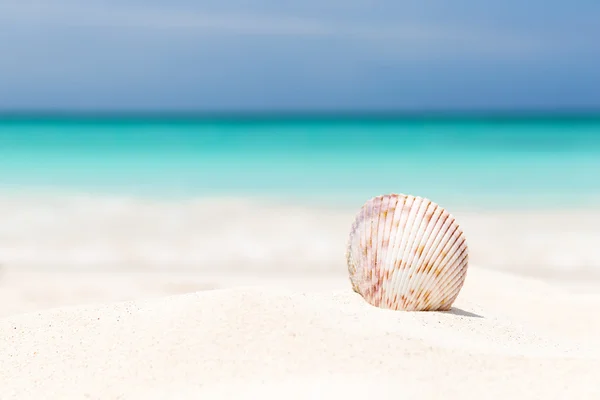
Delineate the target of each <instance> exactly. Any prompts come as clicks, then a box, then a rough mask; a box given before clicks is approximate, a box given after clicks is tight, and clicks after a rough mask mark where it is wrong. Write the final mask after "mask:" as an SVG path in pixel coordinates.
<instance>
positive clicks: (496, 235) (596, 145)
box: [0, 116, 600, 277]
mask: <svg viewBox="0 0 600 400" xmlns="http://www.w3.org/2000/svg"><path fill="white" fill-rule="evenodd" d="M390 192H396V193H407V194H413V195H417V196H423V197H427V198H430V199H431V200H433V201H435V202H437V203H438V204H440V205H442V206H444V207H446V208H447V209H448V210H449V211H450V212H452V213H455V214H457V215H458V216H459V218H460V222H461V226H463V227H464V229H465V231H466V234H467V237H468V241H469V244H470V248H471V254H472V260H473V262H474V263H475V264H477V265H485V266H489V267H494V268H500V269H509V270H518V271H520V272H523V273H526V272H527V271H535V273H536V274H541V273H542V272H540V271H546V272H547V271H559V272H561V273H565V274H568V276H569V277H572V276H591V275H590V274H591V273H590V271H592V272H593V274H600V252H598V251H597V243H598V240H600V231H598V228H597V227H598V226H599V225H598V222H599V221H600V214H599V213H598V204H599V200H600V117H578V118H575V117H568V118H567V117H562V118H558V117H555V118H550V117H548V118H525V117H518V118H517V117H512V118H482V117H480V118H474V117H473V118H458V117H444V118H441V117H436V118H416V117H411V118H408V117H404V118H396V117H377V118H376V117H358V116H353V117H346V118H341V117H324V116H315V117H310V118H308V117H306V118H300V117H282V116H279V117H256V116H255V117H237V118H224V117H220V118H217V117H213V118H199V117H198V118H195V117H177V118H176V117H158V116H149V117H132V116H128V117H123V116H120V117H116V116H113V117H103V118H99V117H81V116H80V117H56V116H55V117H44V118H42V117H35V118H34V117H22V116H21V117H18V118H17V117H10V118H9V117H6V118H4V119H2V120H0V220H2V224H0V266H1V265H6V266H14V267H18V268H33V267H34V268H41V269H44V270H61V269H67V270H85V271H88V270H94V269H96V270H107V269H116V270H119V271H122V270H130V269H134V270H144V271H147V270H165V269H166V270H169V271H171V270H177V269H180V270H186V271H205V272H210V273H221V272H227V271H229V272H235V273H238V272H240V273H248V274H255V273H257V272H258V271H273V270H282V271H284V270H294V271H296V272H298V273H306V272H308V271H313V272H323V271H329V272H336V273H343V272H344V269H345V266H344V262H345V261H344V260H345V259H344V251H345V245H346V244H345V242H346V239H347V235H348V230H349V229H350V225H351V223H352V218H353V216H354V215H355V213H356V212H357V211H358V209H359V208H360V206H361V205H362V204H363V203H364V202H365V201H366V200H367V199H369V198H371V197H373V196H376V195H380V194H384V193H390ZM546 272H544V273H546ZM561 276H563V275H561ZM599 276H600V275H599Z"/></svg>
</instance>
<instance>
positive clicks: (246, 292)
mask: <svg viewBox="0 0 600 400" xmlns="http://www.w3.org/2000/svg"><path fill="white" fill-rule="evenodd" d="M148 279H149V280H151V279H153V278H152V277H149V278H148ZM292 286H293V285H292ZM292 286H286V285H283V284H279V283H277V284H266V285H263V286H256V285H251V286H240V287H238V288H232V289H218V290H209V291H201V292H197V293H190V294H183V295H175V296H170V297H156V298H146V299H143V300H137V301H132V302H124V303H108V304H100V305H83V306H77V307H67V308H58V309H53V310H45V311H40V312H33V313H28V314H21V315H15V316H12V317H8V318H4V319H2V320H0V332H1V338H0V398H2V399H9V398H14V399H29V398H31V399H40V398H53V399H65V398H97V399H112V398H115V399H116V398H140V399H141V398H156V399H161V398H188V397H190V398H191V397H194V398H200V397H195V396H210V397H208V398H224V397H225V398H240V396H241V397H242V398H253V396H254V395H264V396H267V397H273V398H279V397H285V398H307V397H308V398H337V396H342V395H343V396H344V398H363V397H364V396H367V395H377V396H379V397H383V398H398V396H399V394H401V397H400V398H428V399H429V398H440V399H442V398H459V396H460V397H461V398H473V399H480V398H498V399H503V398H524V399H533V398H544V399H565V398H577V399H598V398H600V397H599V396H600V380H599V379H600V318H598V309H599V307H600V296H599V295H596V294H586V295H578V294H574V293H571V292H568V291H566V290H563V289H561V288H557V287H554V286H550V285H547V284H545V283H541V282H536V281H532V280H528V279H526V278H517V277H513V276H509V275H506V274H504V273H499V272H491V271H485V270H481V269H478V268H476V267H473V268H472V270H471V271H470V273H469V276H468V278H467V283H466V286H465V287H464V290H463V292H462V293H461V295H460V297H459V299H458V301H457V303H456V304H455V306H456V308H455V309H454V310H453V311H452V312H450V313H437V312H429V313H406V312H394V311H387V310H380V309H376V308H374V307H371V306H369V305H368V304H366V303H365V302H364V301H363V300H362V299H361V298H360V297H359V296H358V295H356V294H354V293H353V292H351V290H350V289H349V286H347V285H346V282H343V283H342V282H337V283H335V284H333V286H334V289H327V290H323V289H317V288H316V287H315V288H314V289H312V288H311V289H309V290H305V291H299V290H297V289H293V288H292ZM402 396H408V397H402ZM203 398H206V397H203Z"/></svg>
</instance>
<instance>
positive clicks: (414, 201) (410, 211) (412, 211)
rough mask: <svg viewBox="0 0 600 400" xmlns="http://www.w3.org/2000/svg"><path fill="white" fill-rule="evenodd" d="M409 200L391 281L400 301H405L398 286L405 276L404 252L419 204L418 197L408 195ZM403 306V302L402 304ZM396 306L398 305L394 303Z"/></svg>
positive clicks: (400, 285)
mask: <svg viewBox="0 0 600 400" xmlns="http://www.w3.org/2000/svg"><path fill="white" fill-rule="evenodd" d="M408 199H409V200H410V202H409V203H408V204H407V206H408V207H407V208H406V220H405V223H404V229H402V232H401V242H400V248H399V249H398V255H397V257H396V264H398V265H399V267H400V268H399V272H397V273H396V274H395V278H396V279H395V281H394V283H393V286H392V287H393V288H394V291H395V292H396V293H395V294H396V295H397V296H398V297H400V301H401V302H402V303H404V302H405V300H404V299H405V297H403V294H402V293H400V288H401V287H402V284H403V282H404V278H405V276H406V267H407V264H406V254H407V252H408V248H409V247H410V233H411V230H412V225H413V222H414V219H415V216H416V213H417V211H418V209H416V207H417V206H418V205H419V198H418V197H414V196H409V198H408ZM403 306H404V304H403ZM396 307H398V305H396Z"/></svg>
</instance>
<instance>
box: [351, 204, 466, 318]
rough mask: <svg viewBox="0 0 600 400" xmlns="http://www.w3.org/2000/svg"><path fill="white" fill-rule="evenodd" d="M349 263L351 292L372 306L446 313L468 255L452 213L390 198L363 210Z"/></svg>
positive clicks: (354, 229)
mask: <svg viewBox="0 0 600 400" xmlns="http://www.w3.org/2000/svg"><path fill="white" fill-rule="evenodd" d="M346 260H347V262H348V272H349V273H350V282H351V283H352V288H353V289H354V291H355V292H357V293H359V294H360V295H361V296H362V297H363V298H364V299H365V300H366V301H367V302H368V303H370V304H371V305H373V306H376V307H380V308H387V309H392V310H406V311H442V310H449V309H450V308H451V306H452V304H453V303H454V301H455V300H456V297H457V296H458V294H459V292H460V290H461V288H462V286H463V283H464V281H465V277H466V273H467V267H468V263H469V254H468V248H467V243H466V240H465V237H464V234H463V231H462V230H461V228H460V227H459V225H458V223H457V222H456V220H455V219H454V217H453V216H452V215H451V214H450V213H449V212H448V211H446V210H445V209H444V208H442V207H440V206H439V205H437V204H435V203H434V202H432V201H431V200H428V199H424V198H421V197H415V196H410V195H404V194H389V195H383V196H377V197H374V198H372V199H371V200H369V201H367V202H366V203H365V204H364V205H363V207H362V208H361V210H360V211H359V213H358V215H357V216H356V219H355V220H354V223H353V225H352V229H351V232H350V237H349V240H348V248H347V251H346Z"/></svg>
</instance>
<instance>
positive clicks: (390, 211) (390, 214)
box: [381, 196, 398, 301]
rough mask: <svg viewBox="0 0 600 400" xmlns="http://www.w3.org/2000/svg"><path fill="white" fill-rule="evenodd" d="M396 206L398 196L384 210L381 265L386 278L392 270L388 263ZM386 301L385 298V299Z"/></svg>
mask: <svg viewBox="0 0 600 400" xmlns="http://www.w3.org/2000/svg"><path fill="white" fill-rule="evenodd" d="M397 204H398V196H390V201H389V203H388V208H387V210H386V212H387V213H386V215H385V226H384V228H383V229H384V238H385V239H384V242H383V245H384V249H383V251H382V254H381V259H382V262H381V265H382V267H383V270H384V272H385V274H386V276H389V275H390V274H391V273H392V271H393V270H392V268H391V266H390V263H389V254H390V253H391V251H390V250H391V246H392V245H393V243H392V239H393V238H394V235H393V232H394V216H395V215H396V210H397ZM385 300H386V301H387V300H388V299H387V298H386V299H385Z"/></svg>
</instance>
